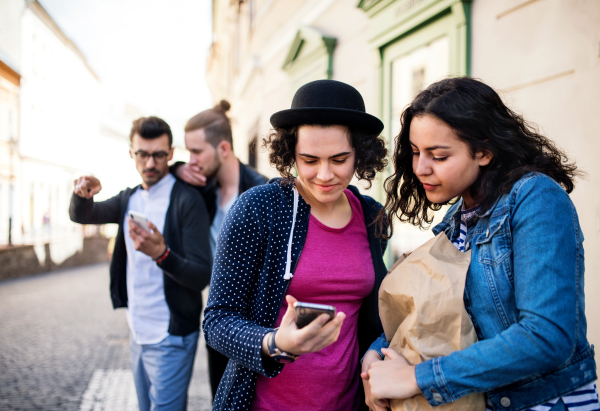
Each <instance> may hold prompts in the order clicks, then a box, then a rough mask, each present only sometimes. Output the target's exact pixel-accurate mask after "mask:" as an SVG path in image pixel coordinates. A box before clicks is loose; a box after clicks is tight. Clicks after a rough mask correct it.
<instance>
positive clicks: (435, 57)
mask: <svg viewBox="0 0 600 411" xmlns="http://www.w3.org/2000/svg"><path fill="white" fill-rule="evenodd" d="M212 3H213V43H212V46H211V53H210V57H209V61H208V64H207V71H206V75H207V83H208V85H209V87H210V88H211V92H212V96H213V99H214V101H215V102H216V101H218V100H220V99H222V98H225V99H228V100H229V101H230V102H231V104H232V109H231V110H232V111H231V115H232V120H233V129H234V146H235V151H236V152H237V154H238V156H239V157H240V158H241V159H242V160H245V161H247V162H248V163H250V164H253V165H255V166H256V168H257V169H258V170H259V171H260V172H261V173H263V174H266V175H271V176H274V175H275V171H274V169H272V168H270V167H269V164H268V160H267V157H266V154H265V153H263V152H261V151H260V149H258V150H253V148H254V147H256V146H257V144H258V146H260V140H261V138H262V137H263V136H264V135H265V134H266V133H267V132H268V130H269V128H270V123H269V117H270V116H271V114H272V113H274V112H276V111H278V110H282V109H286V108H289V107H290V104H291V100H292V96H293V95H294V93H295V91H296V90H297V89H298V87H299V86H300V85H302V84H304V83H306V82H308V81H311V80H316V79H325V78H330V79H334V80H340V81H343V82H346V83H349V84H351V85H353V86H354V87H355V88H357V89H358V90H359V91H360V92H361V94H362V95H363V97H364V99H365V104H366V107H367V111H368V112H369V113H372V114H375V115H377V116H379V117H380V119H381V120H382V121H383V122H384V124H385V130H384V132H383V133H384V135H385V137H386V138H387V139H388V141H389V143H390V147H392V141H393V138H394V136H396V135H397V134H398V129H399V115H400V112H401V111H402V109H403V107H405V106H406V104H408V103H409V102H410V101H411V100H412V98H413V97H414V96H415V95H416V93H418V92H419V91H420V90H422V89H423V88H424V87H426V86H427V85H429V84H430V83H432V82H434V81H436V80H438V79H441V78H443V77H445V76H447V75H465V74H466V75H471V76H474V77H477V78H480V79H482V80H483V81H485V82H486V83H487V84H489V85H491V86H492V87H494V88H495V89H496V90H498V91H499V92H500V94H501V95H502V97H503V98H504V100H505V102H507V104H508V105H509V106H510V107H511V108H513V109H514V110H516V111H517V112H519V113H522V114H523V115H524V116H525V118H527V119H528V120H530V121H531V122H533V123H535V124H537V125H538V126H539V127H540V129H541V131H542V133H543V134H545V135H547V136H549V137H550V138H552V139H553V140H554V141H555V142H557V143H558V145H559V146H560V147H562V148H563V149H565V150H566V152H567V153H568V154H569V155H570V157H571V159H572V160H575V161H576V162H577V164H578V166H579V167H580V168H581V170H583V171H585V172H586V173H587V177H586V178H585V179H582V180H580V181H579V183H578V185H577V188H576V190H575V191H574V193H573V194H572V195H571V198H572V199H573V201H574V202H575V205H576V207H577V210H578V212H579V218H580V221H581V223H582V227H583V231H584V235H585V238H586V242H585V247H586V249H587V250H588V254H587V259H586V260H587V261H586V266H587V272H588V273H589V274H588V275H587V278H586V280H587V283H586V292H587V295H588V298H587V301H586V303H587V306H586V311H587V315H588V318H590V319H595V318H599V317H600V301H598V300H597V299H595V298H593V295H594V294H595V293H594V291H595V292H597V291H598V290H600V278H598V276H596V275H594V274H595V273H596V272H597V271H598V269H599V268H600V255H599V254H598V253H596V252H594V251H595V250H598V249H600V193H599V192H598V189H597V188H598V187H600V162H598V161H597V160H596V158H595V157H596V150H600V142H599V140H598V139H597V134H598V130H600V115H598V113H600V24H599V22H600V2H598V1H597V0H502V1H493V0H472V1H471V0H462V1H461V0H360V1H359V0H213V2H212ZM370 194H371V195H373V196H374V197H376V198H378V199H379V200H381V199H382V198H383V193H382V179H380V180H379V181H377V182H375V183H374V184H373V188H372V189H371V190H370ZM439 215H443V210H442V211H440V212H439V213H438V218H439ZM430 236H431V233H430V232H429V231H426V232H422V231H419V230H417V229H415V228H413V227H409V226H407V225H402V226H398V228H397V230H396V234H395V236H394V238H393V240H392V242H391V244H390V247H389V249H388V251H389V253H388V259H389V260H388V261H390V262H391V261H392V260H393V259H394V258H395V257H396V256H398V255H399V254H400V253H402V252H404V251H408V250H411V249H414V248H415V247H416V246H418V245H420V244H421V243H422V242H423V241H425V239H428V238H430ZM557 298H560V296H557ZM589 337H590V340H591V342H595V343H597V344H598V343H600V324H599V323H598V322H597V321H590V322H589Z"/></svg>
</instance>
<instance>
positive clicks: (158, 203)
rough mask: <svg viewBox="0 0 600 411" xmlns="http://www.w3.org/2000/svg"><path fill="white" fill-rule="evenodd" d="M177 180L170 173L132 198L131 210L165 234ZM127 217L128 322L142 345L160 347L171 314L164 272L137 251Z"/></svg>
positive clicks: (125, 222)
mask: <svg viewBox="0 0 600 411" xmlns="http://www.w3.org/2000/svg"><path fill="white" fill-rule="evenodd" d="M174 184H175V177H173V175H171V173H167V175H166V176H165V177H163V178H162V179H161V180H160V181H159V182H158V183H156V184H154V185H153V186H151V187H150V188H149V189H148V190H144V189H143V188H142V187H140V188H139V189H137V190H136V191H135V192H134V193H133V194H132V196H131V197H130V198H129V205H128V207H127V211H137V212H138V213H142V214H144V215H145V216H146V218H147V219H148V221H150V222H151V223H153V224H154V225H155V226H156V228H157V229H158V231H160V232H161V233H163V231H164V228H165V217H166V215H167V209H168V208H169V203H170V200H171V191H172V189H173V185H174ZM128 215H129V213H126V214H125V220H124V221H123V224H124V226H123V227H124V234H125V246H126V248H127V298H128V302H127V322H128V323H129V329H130V330H131V333H132V335H133V339H134V340H135V342H137V343H138V344H156V343H159V342H161V341H162V340H164V339H165V338H166V337H167V336H168V335H169V333H168V329H169V320H170V317H171V313H170V311H169V307H168V306H167V301H166V300H165V290H164V283H163V271H162V270H161V269H160V267H159V266H158V265H157V264H156V262H154V260H152V258H151V257H149V256H147V255H146V254H144V253H142V252H141V251H137V250H136V249H135V248H134V246H133V240H132V239H131V237H130V236H129V229H128V227H129V226H128V222H127V216H128Z"/></svg>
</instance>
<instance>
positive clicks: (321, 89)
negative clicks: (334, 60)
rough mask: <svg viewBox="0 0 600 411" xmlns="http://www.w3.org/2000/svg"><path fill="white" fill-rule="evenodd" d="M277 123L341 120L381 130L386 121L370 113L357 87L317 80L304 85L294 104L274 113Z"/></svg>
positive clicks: (281, 125) (370, 130)
mask: <svg viewBox="0 0 600 411" xmlns="http://www.w3.org/2000/svg"><path fill="white" fill-rule="evenodd" d="M271 124H272V125H273V127H278V128H288V127H295V126H300V125H303V124H339V125H343V126H351V127H353V128H359V129H362V130H364V131H366V132H368V133H373V134H379V133H381V131H382V130H383V123H382V122H381V120H379V119H378V118H377V117H375V116H372V115H370V114H367V112H366V111H365V102H364V101H363V98H362V96H361V95H360V93H359V92H358V90H356V89H355V88H354V87H352V86H350V85H348V84H346V83H342V82H341V81H335V80H317V81H312V82H310V83H307V84H305V85H303V86H302V87H300V88H299V89H298V91H296V94H294V99H293V100H292V108H290V109H289V110H282V111H278V112H277V113H275V114H273V115H272V116H271Z"/></svg>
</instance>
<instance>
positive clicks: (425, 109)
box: [378, 77, 580, 238]
mask: <svg viewBox="0 0 600 411" xmlns="http://www.w3.org/2000/svg"><path fill="white" fill-rule="evenodd" d="M426 115H430V116H434V117H437V118H438V119H440V120H442V121H443V122H445V123H446V124H447V125H449V126H450V127H451V128H452V129H453V130H454V132H455V133H456V134H457V136H458V138H460V139H461V140H462V141H463V142H465V143H466V144H467V145H468V146H469V148H470V151H471V155H472V156H473V157H474V156H475V154H476V153H477V152H484V153H486V152H487V153H491V154H492V155H493V157H492V160H491V162H490V164H488V165H487V166H485V167H482V169H481V172H480V173H479V176H478V178H477V180H476V181H475V183H473V185H472V186H471V188H470V194H471V196H472V198H473V200H474V204H477V205H479V206H480V207H481V209H482V210H487V209H489V207H490V206H492V205H493V204H494V203H495V201H496V200H497V199H498V198H499V197H500V196H501V195H502V194H506V193H508V192H510V190H511V188H512V186H513V184H514V183H515V182H517V181H518V180H519V179H520V178H521V177H522V176H523V175H525V174H527V173H529V172H534V171H537V172H540V173H543V174H546V175H547V176H549V177H551V178H553V179H554V180H555V181H557V182H558V183H559V184H560V185H561V186H562V187H563V188H564V189H565V190H566V191H567V193H570V192H571V191H573V188H574V187H575V184H574V179H575V177H577V176H578V175H579V174H580V172H579V171H577V167H576V165H575V164H574V163H572V162H569V160H568V158H567V156H566V155H565V154H564V153H563V152H562V151H561V150H560V149H559V148H558V147H556V145H555V144H554V143H553V142H552V141H551V140H549V139H548V138H547V137H544V136H542V135H540V134H538V132H537V130H536V128H535V127H533V126H532V125H531V124H529V123H528V122H527V121H526V120H525V119H524V118H523V117H522V116H520V115H519V114H517V113H515V112H514V111H512V110H511V109H509V108H508V107H506V105H505V104H504V103H503V102H502V99H501V98H500V96H499V95H498V93H496V92H495V91H494V90H493V89H492V88H491V87H489V86H488V85H486V84H484V83H483V82H481V81H479V80H476V79H473V78H470V77H458V78H448V79H444V80H441V81H438V82H436V83H433V84H432V85H430V86H429V87H427V88H426V89H425V90H423V91H422V92H420V93H419V94H418V95H417V97H415V99H414V101H413V102H412V103H411V104H410V105H409V106H408V107H406V109H404V111H403V112H402V115H401V118H400V122H401V130H400V134H399V135H398V136H396V139H395V149H394V151H393V153H392V162H393V165H394V173H393V174H392V175H391V176H390V177H388V178H387V179H386V180H385V183H384V189H385V192H386V195H387V198H386V202H385V207H384V209H383V210H382V212H381V213H380V215H379V217H378V221H379V223H380V224H386V223H387V224H389V225H390V230H389V236H387V235H384V237H385V238H389V237H391V235H392V233H393V227H392V220H393V216H396V217H397V218H398V219H399V220H400V221H401V222H408V223H410V224H412V225H414V226H417V227H420V228H422V229H425V228H428V227H429V226H430V225H431V222H432V220H433V212H434V211H437V210H439V209H440V208H441V207H442V206H443V205H444V204H448V203H452V202H455V201H457V200H458V198H456V199H452V200H450V201H448V202H446V203H444V204H436V203H432V202H430V201H429V200H428V199H427V196H426V194H425V189H424V188H423V185H422V184H421V183H420V182H419V179H418V178H417V176H416V175H415V173H414V172H413V155H412V152H413V150H412V147H411V144H410V134H409V131H410V124H411V122H412V119H413V118H415V117H422V116H426ZM386 214H387V218H386Z"/></svg>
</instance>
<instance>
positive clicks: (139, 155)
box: [133, 150, 169, 163]
mask: <svg viewBox="0 0 600 411" xmlns="http://www.w3.org/2000/svg"><path fill="white" fill-rule="evenodd" d="M133 154H135V158H136V159H137V160H139V161H141V162H143V163H145V162H146V161H148V159H149V158H150V157H152V158H153V159H154V162H155V163H159V162H163V161H165V159H166V158H167V156H168V155H169V153H167V152H166V151H156V152H154V153H147V152H145V151H142V150H140V151H136V152H135V153H133Z"/></svg>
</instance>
